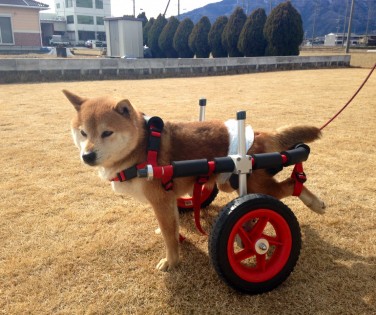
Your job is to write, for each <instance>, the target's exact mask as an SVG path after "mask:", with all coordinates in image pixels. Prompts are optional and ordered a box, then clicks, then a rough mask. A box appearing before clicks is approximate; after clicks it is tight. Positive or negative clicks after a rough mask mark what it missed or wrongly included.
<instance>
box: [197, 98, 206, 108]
mask: <svg viewBox="0 0 376 315" xmlns="http://www.w3.org/2000/svg"><path fill="white" fill-rule="evenodd" d="M198 105H200V106H206V98H200V100H199V101H198Z"/></svg>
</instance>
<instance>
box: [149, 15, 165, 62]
mask: <svg viewBox="0 0 376 315" xmlns="http://www.w3.org/2000/svg"><path fill="white" fill-rule="evenodd" d="M166 24H167V20H166V18H165V17H164V16H163V15H162V14H159V15H158V17H157V19H156V20H155V22H154V23H153V25H152V26H151V28H150V31H149V33H148V46H149V47H150V49H151V53H152V55H153V58H164V57H165V54H164V53H163V51H162V50H161V49H160V48H159V45H158V40H159V36H160V35H161V33H162V30H163V28H164V27H165V25H166Z"/></svg>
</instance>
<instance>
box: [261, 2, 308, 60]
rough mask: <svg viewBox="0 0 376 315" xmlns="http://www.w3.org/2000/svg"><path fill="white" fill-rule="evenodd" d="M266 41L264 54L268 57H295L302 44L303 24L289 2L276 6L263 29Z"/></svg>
mask: <svg viewBox="0 0 376 315" xmlns="http://www.w3.org/2000/svg"><path fill="white" fill-rule="evenodd" d="M264 36H265V38H266V40H267V43H268V44H267V48H266V54H267V55H269V56H294V55H295V56H297V55H299V45H300V44H301V43H302V42H303V36H304V31H303V22H302V17H301V16H300V14H299V12H298V11H297V10H296V9H295V8H294V7H293V6H292V4H291V2H290V1H286V2H283V3H281V4H279V5H278V6H276V7H275V8H274V9H273V10H272V12H271V13H270V15H269V16H268V18H267V19H266V23H265V27H264Z"/></svg>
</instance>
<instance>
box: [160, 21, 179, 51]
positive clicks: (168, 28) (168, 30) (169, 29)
mask: <svg viewBox="0 0 376 315" xmlns="http://www.w3.org/2000/svg"><path fill="white" fill-rule="evenodd" d="M178 26H179V20H178V19H177V18H175V17H173V16H172V17H170V18H169V20H168V22H167V24H166V25H165V27H164V28H163V30H162V32H161V35H160V36H159V39H158V45H159V48H160V49H161V50H162V51H163V53H164V54H165V56H166V57H167V58H177V57H178V53H177V51H176V50H175V49H174V47H173V40H174V35H175V32H176V30H177V28H178Z"/></svg>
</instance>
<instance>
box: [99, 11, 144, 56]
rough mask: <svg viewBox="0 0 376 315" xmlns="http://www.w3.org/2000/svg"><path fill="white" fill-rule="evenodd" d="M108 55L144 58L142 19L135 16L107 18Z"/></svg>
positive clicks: (105, 22)
mask: <svg viewBox="0 0 376 315" xmlns="http://www.w3.org/2000/svg"><path fill="white" fill-rule="evenodd" d="M104 24H105V27H106V35H107V56H110V57H124V58H143V57H144V48H143V45H142V43H143V36H142V19H135V18H133V17H125V16H123V17H114V18H106V19H105V21H104Z"/></svg>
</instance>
